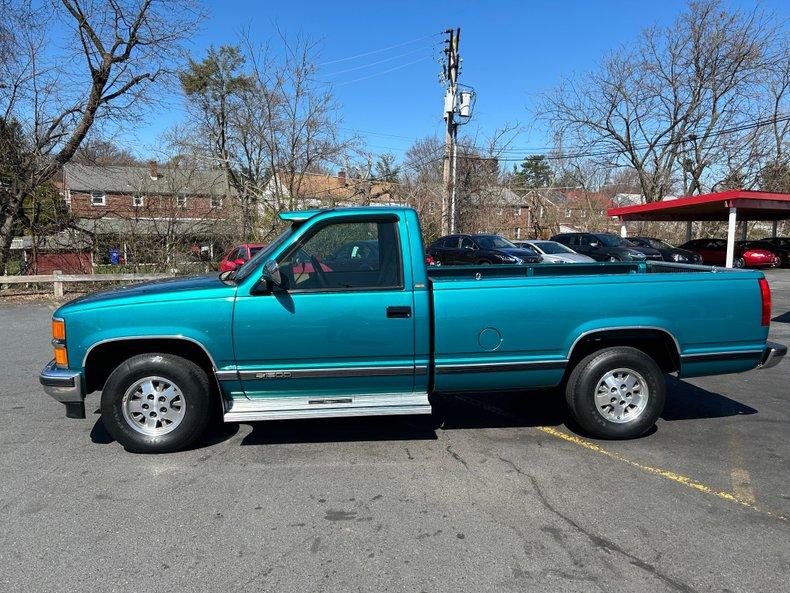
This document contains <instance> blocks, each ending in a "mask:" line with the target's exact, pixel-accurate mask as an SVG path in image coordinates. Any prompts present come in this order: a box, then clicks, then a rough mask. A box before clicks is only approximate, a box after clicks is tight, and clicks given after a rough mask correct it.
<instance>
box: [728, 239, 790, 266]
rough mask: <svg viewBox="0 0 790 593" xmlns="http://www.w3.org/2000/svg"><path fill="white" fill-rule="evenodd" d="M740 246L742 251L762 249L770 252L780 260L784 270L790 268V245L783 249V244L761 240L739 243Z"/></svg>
mask: <svg viewBox="0 0 790 593" xmlns="http://www.w3.org/2000/svg"><path fill="white" fill-rule="evenodd" d="M738 245H739V246H740V247H741V248H742V249H762V250H764V251H770V252H771V253H773V254H774V255H775V256H777V257H778V258H779V265H780V266H782V267H783V268H786V267H788V266H790V244H788V245H786V246H785V247H782V244H781V243H780V242H779V241H778V240H777V241H766V240H764V239H761V240H759V241H750V240H747V241H738Z"/></svg>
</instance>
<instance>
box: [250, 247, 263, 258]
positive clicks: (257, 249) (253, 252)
mask: <svg viewBox="0 0 790 593" xmlns="http://www.w3.org/2000/svg"><path fill="white" fill-rule="evenodd" d="M261 249H263V247H250V257H252V256H253V255H255V254H256V253H258V252H259V251H260V250H261Z"/></svg>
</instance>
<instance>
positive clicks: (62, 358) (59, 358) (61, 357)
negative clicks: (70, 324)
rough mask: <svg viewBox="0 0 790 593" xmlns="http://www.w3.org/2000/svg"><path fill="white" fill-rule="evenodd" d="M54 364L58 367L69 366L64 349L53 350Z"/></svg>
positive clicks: (67, 356)
mask: <svg viewBox="0 0 790 593" xmlns="http://www.w3.org/2000/svg"><path fill="white" fill-rule="evenodd" d="M55 364H56V365H58V366H59V367H68V366H69V355H68V353H67V352H66V349H65V348H55Z"/></svg>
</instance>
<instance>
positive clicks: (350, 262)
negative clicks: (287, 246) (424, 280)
mask: <svg viewBox="0 0 790 593" xmlns="http://www.w3.org/2000/svg"><path fill="white" fill-rule="evenodd" d="M279 264H280V270H281V273H282V275H283V277H284V278H285V280H286V282H287V285H286V286H287V287H288V288H289V289H291V290H338V289H340V290H343V289H346V290H348V289H357V290H365V289H378V288H402V287H403V280H402V266H401V257H400V244H399V243H398V233H397V227H396V223H394V222H341V223H334V224H329V225H327V226H324V227H321V228H319V229H318V230H317V231H316V232H315V233H313V234H311V235H310V236H309V237H308V238H307V239H305V240H303V241H301V242H300V243H299V245H297V246H296V248H295V249H292V250H291V251H290V252H289V253H287V254H286V255H285V257H284V258H283V259H282V260H281V261H280V262H279Z"/></svg>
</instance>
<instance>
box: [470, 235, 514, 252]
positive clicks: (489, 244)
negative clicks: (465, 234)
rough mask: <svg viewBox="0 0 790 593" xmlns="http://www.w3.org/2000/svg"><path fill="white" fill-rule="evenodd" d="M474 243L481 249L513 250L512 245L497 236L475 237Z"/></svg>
mask: <svg viewBox="0 0 790 593" xmlns="http://www.w3.org/2000/svg"><path fill="white" fill-rule="evenodd" d="M474 239H475V241H476V242H477V244H478V245H480V247H482V248H483V249H514V248H516V246H515V245H513V243H511V242H510V241H508V240H507V239H504V238H502V237H500V236H499V235H475V237H474Z"/></svg>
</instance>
